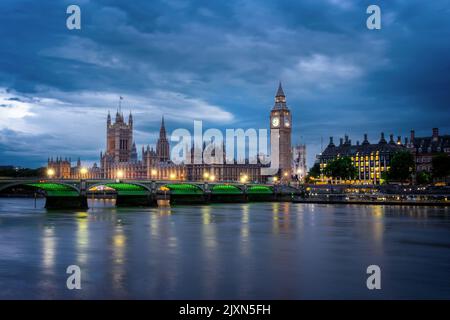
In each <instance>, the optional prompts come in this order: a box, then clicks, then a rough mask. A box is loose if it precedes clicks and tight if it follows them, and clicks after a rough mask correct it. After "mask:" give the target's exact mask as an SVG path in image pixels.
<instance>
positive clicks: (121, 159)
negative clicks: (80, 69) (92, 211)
mask: <svg viewBox="0 0 450 320" xmlns="http://www.w3.org/2000/svg"><path fill="white" fill-rule="evenodd" d="M291 119H292V117H291V111H290V110H289V108H288V107H287V105H286V97H285V94H284V92H283V88H282V86H281V83H280V84H279V86H278V90H277V93H276V96H275V104H274V106H273V108H272V109H271V110H270V129H271V132H273V131H274V129H278V133H279V148H278V150H279V155H278V156H279V158H278V159H279V170H278V173H277V174H276V175H275V176H276V178H275V179H279V180H280V181H281V180H291V179H298V180H301V179H303V178H304V176H305V174H306V152H305V146H304V145H299V146H295V147H294V148H292V146H291V132H292V121H291ZM271 144H272V139H271ZM223 147H225V146H223ZM271 149H272V148H271ZM223 151H225V150H223ZM223 154H225V152H223ZM263 166H267V165H263V164H261V163H259V162H257V163H249V161H248V159H247V160H246V161H245V162H244V163H236V162H235V163H228V162H226V163H222V164H205V163H203V161H202V163H200V164H196V163H191V164H184V163H181V164H175V163H174V162H172V161H171V159H170V144H169V140H168V138H167V133H166V128H165V123H164V117H163V118H162V121H161V127H160V130H159V138H158V140H157V142H156V150H155V149H154V148H151V147H150V146H149V145H147V146H146V147H144V146H142V150H141V152H140V157H139V156H138V151H137V147H136V144H135V142H134V139H133V116H132V114H131V113H130V115H129V116H128V120H126V119H125V117H124V116H123V113H121V112H120V111H119V110H118V111H117V113H116V115H115V119H114V122H112V119H111V115H110V114H109V113H108V116H107V120H106V150H105V151H104V152H101V153H100V166H98V165H97V164H96V163H95V164H94V165H93V166H92V167H91V168H85V167H83V166H82V165H81V161H80V159H78V161H77V164H76V166H75V167H72V163H71V159H70V158H69V159H68V158H64V159H63V158H61V157H57V158H56V160H54V159H53V158H50V159H48V166H47V168H48V169H49V172H51V173H52V175H53V176H54V177H55V178H62V179H70V178H75V179H100V178H103V179H152V180H153V179H155V180H187V181H204V180H209V181H241V182H247V181H248V182H265V181H267V180H268V179H269V178H270V179H273V176H272V177H268V176H262V175H261V168H262V167H263Z"/></svg>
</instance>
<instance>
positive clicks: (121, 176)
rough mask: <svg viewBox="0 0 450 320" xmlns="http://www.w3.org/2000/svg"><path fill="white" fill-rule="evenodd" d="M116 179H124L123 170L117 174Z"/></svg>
mask: <svg viewBox="0 0 450 320" xmlns="http://www.w3.org/2000/svg"><path fill="white" fill-rule="evenodd" d="M116 177H117V179H122V178H123V171H122V170H118V171H117V173H116Z"/></svg>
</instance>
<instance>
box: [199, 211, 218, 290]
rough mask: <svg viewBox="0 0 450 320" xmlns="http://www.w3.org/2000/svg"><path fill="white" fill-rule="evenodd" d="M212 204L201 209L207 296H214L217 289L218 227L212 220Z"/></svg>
mask: <svg viewBox="0 0 450 320" xmlns="http://www.w3.org/2000/svg"><path fill="white" fill-rule="evenodd" d="M211 211H212V208H211V206H203V207H202V208H201V209H200V212H201V217H202V222H203V223H202V227H201V232H202V236H201V240H202V269H203V270H204V271H203V272H204V277H203V281H204V292H205V294H206V295H207V296H214V295H215V294H216V290H217V277H216V273H217V270H218V264H219V262H218V254H219V248H218V245H217V229H216V224H215V223H213V221H212V216H211Z"/></svg>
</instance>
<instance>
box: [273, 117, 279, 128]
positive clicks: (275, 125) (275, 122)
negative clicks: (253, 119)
mask: <svg viewBox="0 0 450 320" xmlns="http://www.w3.org/2000/svg"><path fill="white" fill-rule="evenodd" d="M272 125H273V126H274V127H278V126H279V125H280V118H278V117H274V118H272Z"/></svg>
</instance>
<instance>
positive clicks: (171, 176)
mask: <svg viewBox="0 0 450 320" xmlns="http://www.w3.org/2000/svg"><path fill="white" fill-rule="evenodd" d="M169 177H170V180H175V179H176V178H177V175H176V174H175V173H171V174H170V176H169Z"/></svg>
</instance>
